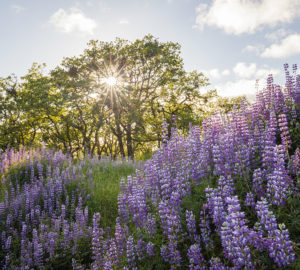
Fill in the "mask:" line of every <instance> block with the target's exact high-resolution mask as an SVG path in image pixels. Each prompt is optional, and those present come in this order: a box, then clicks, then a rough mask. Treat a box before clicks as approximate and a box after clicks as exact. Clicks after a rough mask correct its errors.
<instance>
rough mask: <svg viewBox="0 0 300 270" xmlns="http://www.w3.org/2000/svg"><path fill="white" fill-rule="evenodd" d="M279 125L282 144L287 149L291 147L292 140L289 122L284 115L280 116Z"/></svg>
mask: <svg viewBox="0 0 300 270" xmlns="http://www.w3.org/2000/svg"><path fill="white" fill-rule="evenodd" d="M278 125H279V129H280V137H281V143H282V144H283V145H284V146H285V148H286V149H287V148H289V147H290V145H291V138H290V134H289V127H288V121H287V118H286V115H285V114H283V113H282V114H280V115H279V119H278Z"/></svg>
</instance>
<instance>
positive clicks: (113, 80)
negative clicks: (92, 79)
mask: <svg viewBox="0 0 300 270" xmlns="http://www.w3.org/2000/svg"><path fill="white" fill-rule="evenodd" d="M103 82H104V83H106V84H108V85H109V86H115V85H116V84H117V82H118V81H117V79H116V78H115V77H113V76H111V77H108V78H104V79H103Z"/></svg>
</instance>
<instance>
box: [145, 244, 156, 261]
mask: <svg viewBox="0 0 300 270" xmlns="http://www.w3.org/2000/svg"><path fill="white" fill-rule="evenodd" d="M146 251H147V254H148V256H150V257H152V256H154V244H153V243H152V242H148V243H147V246H146Z"/></svg>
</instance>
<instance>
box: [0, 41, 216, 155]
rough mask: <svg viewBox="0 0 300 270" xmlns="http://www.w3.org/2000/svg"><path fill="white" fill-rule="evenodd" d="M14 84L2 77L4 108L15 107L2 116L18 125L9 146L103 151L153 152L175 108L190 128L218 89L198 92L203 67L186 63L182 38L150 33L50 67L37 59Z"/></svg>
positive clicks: (97, 45)
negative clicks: (193, 67)
mask: <svg viewBox="0 0 300 270" xmlns="http://www.w3.org/2000/svg"><path fill="white" fill-rule="evenodd" d="M13 83H14V82H13V80H9V79H7V80H5V82H4V81H3V83H2V89H4V88H5V89H6V90H3V91H6V92H7V93H8V94H6V95H2V97H1V100H0V101H1V102H0V103H1V106H2V107H1V108H3V109H2V114H3V115H4V114H5V113H6V115H7V111H10V112H14V113H12V114H13V115H14V116H13V115H10V116H9V117H7V116H3V117H4V118H5V120H3V121H2V123H1V130H3V131H5V132H7V131H8V130H9V132H11V131H12V130H14V132H13V134H14V135H13V136H10V139H11V140H12V141H13V142H8V141H5V142H3V145H4V144H5V143H9V144H26V143H27V144H28V143H30V141H31V142H32V143H33V142H41V141H43V142H45V143H46V145H47V146H49V147H55V148H60V149H63V150H64V151H68V152H70V153H72V154H75V153H77V154H81V153H92V154H98V155H99V156H100V155H102V154H109V155H112V156H117V155H121V156H123V157H124V156H128V157H131V158H134V156H135V154H136V153H137V152H141V151H142V152H147V151H148V152H149V151H150V152H151V151H152V150H153V149H154V148H156V147H157V146H159V145H160V143H161V141H162V135H161V134H162V122H163V121H166V122H167V123H168V124H169V131H170V130H171V127H172V125H173V123H172V118H173V116H174V115H176V116H177V119H178V121H177V124H178V128H179V129H180V130H182V132H186V131H187V130H188V126H189V122H192V123H194V124H199V123H201V121H202V117H203V114H201V108H202V106H204V104H205V103H206V102H207V101H208V100H210V99H211V98H212V97H213V96H214V95H212V94H206V95H203V94H202V93H201V92H200V89H201V87H203V86H207V85H208V80H207V78H205V77H204V75H203V74H202V73H198V72H196V71H193V72H186V71H185V70H184V66H183V60H182V58H181V56H180V45H179V44H178V43H174V42H160V41H158V40H157V39H156V38H154V37H153V36H151V35H147V36H145V37H144V38H143V39H137V40H136V41H134V42H129V41H126V40H122V39H119V38H117V39H116V40H115V41H112V42H102V41H96V40H92V41H90V42H89V43H88V48H87V49H86V50H85V51H84V52H83V53H82V54H81V55H80V56H78V57H70V58H65V59H64V60H63V61H62V63H61V65H59V66H57V67H56V68H54V69H52V70H51V71H50V72H49V74H47V75H45V74H43V66H39V65H37V64H34V65H33V67H32V68H31V69H30V70H29V72H28V74H27V75H26V76H24V77H22V80H21V82H19V83H16V84H15V85H14V84H13ZM4 86H5V87H4ZM14 88H15V93H14V92H13V91H12V89H14ZM7 89H8V90H7ZM9 89H11V90H9ZM10 91H11V93H10ZM11 97H12V99H11ZM5 110H6V111H5ZM15 112H16V113H15ZM15 115H16V116H15ZM14 117H16V118H14ZM13 123H14V125H13ZM23 133H24V134H23ZM2 134H4V133H2ZM21 138H22V139H21Z"/></svg>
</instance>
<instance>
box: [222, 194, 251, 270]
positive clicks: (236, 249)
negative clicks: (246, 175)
mask: <svg viewBox="0 0 300 270" xmlns="http://www.w3.org/2000/svg"><path fill="white" fill-rule="evenodd" d="M226 203H227V205H228V215H226V217H225V220H224V223H223V224H222V228H221V232H220V234H221V240H222V246H223V248H224V255H225V257H226V258H228V259H229V260H230V261H231V262H232V263H233V264H234V266H235V267H236V268H237V269H240V268H241V267H244V266H245V267H246V268H248V269H254V264H253V260H252V257H251V254H250V247H249V245H248V243H249V237H248V235H249V228H248V227H247V226H246V225H245V224H246V221H245V220H244V217H245V214H244V213H243V212H240V210H241V207H240V205H239V201H238V197H237V196H233V197H227V198H226Z"/></svg>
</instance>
